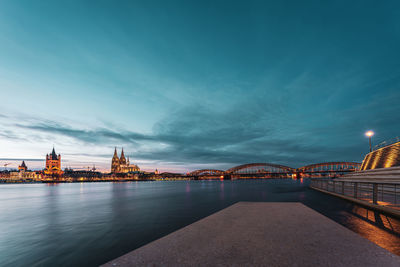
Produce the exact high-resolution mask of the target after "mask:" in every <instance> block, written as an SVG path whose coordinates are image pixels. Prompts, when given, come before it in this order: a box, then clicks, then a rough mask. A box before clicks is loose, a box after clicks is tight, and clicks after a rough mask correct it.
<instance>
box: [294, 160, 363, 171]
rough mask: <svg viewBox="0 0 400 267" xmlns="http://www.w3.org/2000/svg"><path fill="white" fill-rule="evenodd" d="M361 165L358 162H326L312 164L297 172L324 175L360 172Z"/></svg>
mask: <svg viewBox="0 0 400 267" xmlns="http://www.w3.org/2000/svg"><path fill="white" fill-rule="evenodd" d="M360 167H361V163H357V162H324V163H317V164H311V165H307V166H303V167H300V168H298V169H296V172H303V173H316V172H318V173H323V172H349V171H356V170H359V169H360Z"/></svg>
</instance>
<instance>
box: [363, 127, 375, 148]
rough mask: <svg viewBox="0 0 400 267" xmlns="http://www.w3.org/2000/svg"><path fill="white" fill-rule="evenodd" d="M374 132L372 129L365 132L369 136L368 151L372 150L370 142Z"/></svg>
mask: <svg viewBox="0 0 400 267" xmlns="http://www.w3.org/2000/svg"><path fill="white" fill-rule="evenodd" d="M374 134H375V133H374V132H373V131H368V132H366V133H365V135H366V136H367V137H368V138H369V152H372V144H371V138H372V136H373V135H374Z"/></svg>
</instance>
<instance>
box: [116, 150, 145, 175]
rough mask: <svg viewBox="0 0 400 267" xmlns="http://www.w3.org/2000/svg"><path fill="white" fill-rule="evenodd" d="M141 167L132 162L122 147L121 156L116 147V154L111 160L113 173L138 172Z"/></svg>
mask: <svg viewBox="0 0 400 267" xmlns="http://www.w3.org/2000/svg"><path fill="white" fill-rule="evenodd" d="M138 171H140V168H139V166H138V165H135V164H130V162H129V157H128V159H126V158H125V154H124V149H123V148H122V151H121V156H120V157H118V153H117V148H115V149H114V156H113V158H112V160H111V172H112V173H130V172H138Z"/></svg>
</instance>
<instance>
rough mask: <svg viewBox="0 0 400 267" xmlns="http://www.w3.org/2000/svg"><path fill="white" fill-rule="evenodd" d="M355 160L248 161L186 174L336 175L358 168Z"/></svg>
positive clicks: (228, 176) (233, 176)
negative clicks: (304, 163)
mask: <svg viewBox="0 0 400 267" xmlns="http://www.w3.org/2000/svg"><path fill="white" fill-rule="evenodd" d="M360 167H361V163H357V162H323V163H316V164H311V165H307V166H303V167H300V168H292V167H289V166H284V165H278V164H273V163H248V164H242V165H238V166H235V167H232V168H230V169H228V170H226V171H223V170H216V169H201V170H195V171H192V172H190V173H188V174H187V176H193V177H194V178H195V179H252V178H301V177H327V176H328V177H336V176H341V175H343V174H345V173H348V172H353V171H356V170H359V169H360Z"/></svg>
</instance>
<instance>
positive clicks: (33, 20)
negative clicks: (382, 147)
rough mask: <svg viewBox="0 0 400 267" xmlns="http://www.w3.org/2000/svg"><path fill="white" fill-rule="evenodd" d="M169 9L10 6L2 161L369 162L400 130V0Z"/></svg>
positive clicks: (174, 166)
mask: <svg viewBox="0 0 400 267" xmlns="http://www.w3.org/2000/svg"><path fill="white" fill-rule="evenodd" d="M160 3H161V1H146V2H144V1H142V2H140V1H118V2H117V3H115V4H113V3H110V2H107V1H104V2H102V1H98V2H96V5H94V4H93V2H91V1H57V2H53V1H41V2H40V4H38V3H34V2H32V1H1V3H0V99H1V101H2V105H1V106H0V124H1V127H0V147H1V150H0V167H2V165H3V164H4V163H6V162H12V164H13V165H11V167H14V168H17V166H18V165H19V164H21V162H22V160H25V162H26V164H27V165H28V167H29V168H32V169H40V168H42V167H43V166H44V162H45V155H46V154H47V153H48V152H49V151H50V150H51V148H52V146H53V145H54V147H55V148H56V150H57V152H58V153H60V154H62V156H63V159H62V168H63V169H64V168H65V167H75V168H78V167H86V166H92V165H93V164H95V165H96V167H97V168H99V169H100V170H104V171H106V170H109V169H110V158H111V157H112V154H113V152H114V147H115V146H117V147H118V148H119V149H121V148H122V147H124V149H125V151H128V153H127V154H126V155H127V156H129V157H130V158H131V160H132V162H135V164H137V165H139V166H140V167H141V168H143V169H144V170H153V171H154V170H155V169H156V168H157V169H159V170H164V171H175V172H182V173H183V172H186V171H190V170H196V169H202V168H203V167H207V168H215V169H227V168H229V167H232V166H235V165H238V164H244V163H251V162H270V163H276V164H282V165H287V166H293V167H300V166H304V165H307V164H311V163H317V162H329V161H356V162H361V161H362V159H363V158H364V156H365V154H366V153H368V151H369V144H368V139H367V138H366V137H365V136H364V133H365V132H366V131H367V130H373V131H374V132H375V136H374V137H373V144H377V143H379V142H381V141H385V140H388V139H391V138H393V137H395V136H398V135H399V134H400V131H399V130H400V129H399V127H398V118H399V116H398V114H400V106H399V105H398V102H399V100H400V64H399V62H400V60H399V59H400V51H399V50H398V47H399V46H400V26H399V25H400V20H399V17H400V16H399V14H398V10H400V4H399V3H398V2H397V1H385V2H384V3H379V5H377V4H376V2H375V1H359V2H358V1H354V2H351V3H349V2H347V1H335V2H332V3H324V4H323V5H321V4H320V3H319V2H318V1H306V2H304V3H303V2H302V3H297V2H295V1H293V2H292V3H290V4H288V3H287V2H283V1H282V2H275V3H274V2H267V1H250V2H247V1H246V3H244V2H242V1H229V3H228V2H226V1H210V2H202V3H196V2H191V1H171V2H170V4H169V5H160ZM36 166H37V167H36Z"/></svg>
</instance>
